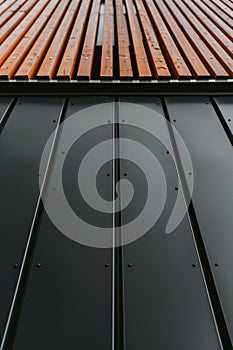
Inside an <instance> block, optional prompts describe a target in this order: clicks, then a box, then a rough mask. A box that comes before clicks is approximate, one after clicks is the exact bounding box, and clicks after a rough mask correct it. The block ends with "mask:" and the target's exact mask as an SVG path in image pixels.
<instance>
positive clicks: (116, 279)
mask: <svg viewBox="0 0 233 350" xmlns="http://www.w3.org/2000/svg"><path fill="white" fill-rule="evenodd" d="M119 180H120V159H119V106H118V99H117V98H116V99H115V101H114V123H113V200H114V199H116V201H114V202H115V204H114V205H115V207H114V211H113V294H114V299H113V310H114V311H113V346H112V348H113V350H123V349H124V348H125V347H124V306H123V304H124V302H123V295H124V291H123V254H122V253H123V250H122V246H121V243H122V237H121V211H120V208H121V196H120V183H119ZM117 183H118V191H119V193H118V194H116V191H115V188H116V184H117Z"/></svg>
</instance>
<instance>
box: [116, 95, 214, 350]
mask: <svg viewBox="0 0 233 350" xmlns="http://www.w3.org/2000/svg"><path fill="white" fill-rule="evenodd" d="M123 102H128V103H133V105H127V104H125V103H123ZM156 103H157V104H156ZM142 107H143V108H142ZM145 107H149V108H151V109H153V110H149V109H148V110H147V109H145ZM155 112H157V113H158V114H159V115H161V118H163V115H162V114H163V113H162V107H161V104H160V100H159V99H158V98H152V97H149V98H147V97H145V98H138V97H135V98H126V97H125V98H121V99H120V105H119V115H120V118H119V119H120V121H121V120H122V119H123V120H125V121H124V122H123V123H122V124H121V125H120V137H121V138H127V139H133V140H135V141H137V142H138V143H142V144H144V146H145V147H146V148H148V149H150V151H152V152H153V153H154V154H155V156H156V157H157V159H158V160H159V162H160V164H161V165H162V168H163V171H164V173H165V176H166V181H167V197H166V202H165V207H164V209H163V211H162V214H161V215H160V217H159V219H158V221H157V222H156V223H155V224H154V226H152V228H151V229H150V230H149V231H148V232H147V233H146V234H145V235H144V236H142V237H141V238H139V239H138V240H136V241H134V242H133V243H131V244H128V245H125V246H124V247H123V259H124V271H123V278H124V307H125V310H124V311H125V342H126V349H128V350H141V349H145V350H152V349H155V348H156V349H158V350H187V349H189V350H196V349H198V350H206V349H212V350H217V349H221V345H220V341H219V337H218V333H217V330H216V327H215V321H214V318H213V314H212V311H211V307H210V304H209V298H208V294H207V291H206V288H205V284H204V281H203V277H202V272H201V267H200V264H199V259H198V256H197V253H196V249H195V245H194V241H193V235H192V232H191V229H190V225H189V222H188V218H187V215H185V217H184V218H183V220H182V221H181V223H180V224H179V225H178V227H177V228H176V229H175V230H174V231H173V232H171V233H170V234H167V233H165V227H166V224H167V222H168V219H169V217H170V215H171V211H172V209H173V207H174V203H175V200H176V197H177V191H176V189H175V187H176V186H177V181H178V179H177V173H176V169H175V165H174V162H173V160H172V157H171V152H170V154H167V152H166V147H165V146H163V145H162V144H161V142H159V141H158V139H156V137H154V136H151V135H150V134H149V133H148V132H145V131H144V130H137V128H133V127H131V126H128V125H127V124H128V123H132V124H135V125H137V124H138V121H140V120H141V121H142V123H143V124H144V126H145V128H144V129H147V130H150V132H151V133H152V134H155V135H160V136H161V135H162V134H163V135H166V137H167V141H168V131H167V128H166V124H165V120H163V122H162V124H161V121H160V120H159V119H158V115H157V116H156V115H155V114H156V113H155ZM153 119H154V120H153ZM142 129H143V128H142ZM168 143H169V142H168ZM124 147H125V146H124V144H123V142H122V140H121V139H120V154H121V155H122V154H123V153H125V154H126V155H127V152H128V151H127V150H124V152H122V148H124ZM135 152H137V154H136V155H135V158H136V159H137V157H138V164H140V162H141V158H142V157H143V154H140V152H138V151H136V149H135ZM131 154H132V150H131ZM144 158H145V159H146V155H144ZM136 163H137V162H136ZM136 165H137V164H136ZM152 167H153V164H152V163H151V162H150V160H149V158H148V164H147V165H146V168H145V169H143V172H144V174H147V173H148V172H149V171H150V169H151V168H152ZM136 168H137V166H136V167H135V165H134V166H132V165H131V164H130V162H127V161H123V162H122V161H121V170H120V173H121V175H120V176H121V177H122V178H124V174H127V179H128V180H129V181H130V182H131V183H132V184H135V185H136V187H135V188H134V192H135V199H136V198H139V202H137V203H133V204H129V206H128V209H127V208H126V209H125V210H124V211H123V212H122V236H123V239H125V234H126V230H125V228H124V225H125V224H127V223H128V222H129V221H132V220H134V218H135V216H137V215H139V214H138V213H137V208H138V207H143V205H144V203H145V202H144V203H141V202H142V201H144V200H145V195H144V193H143V191H145V188H146V187H145V184H143V183H142V182H141V183H140V181H139V179H140V178H141V181H144V180H145V178H143V176H141V174H140V172H139V171H138V170H137V169H136ZM151 185H152V186H158V177H157V175H155V176H154V181H153V183H152V184H151ZM121 196H123V197H124V193H122V192H121ZM140 198H141V199H140ZM133 200H134V198H133ZM154 201H157V203H159V201H161V197H158V198H154ZM142 204H143V205H142ZM182 205H184V203H183V202H180V203H179V206H182ZM135 213H136V215H135ZM154 215H155V212H154V211H153V210H151V212H150V214H148V213H147V221H148V220H150V218H151V217H153V216H154ZM129 218H130V220H129ZM141 222H142V221H141ZM137 229H138V228H137V227H136V226H135V233H136V231H137ZM141 229H142V228H141Z"/></svg>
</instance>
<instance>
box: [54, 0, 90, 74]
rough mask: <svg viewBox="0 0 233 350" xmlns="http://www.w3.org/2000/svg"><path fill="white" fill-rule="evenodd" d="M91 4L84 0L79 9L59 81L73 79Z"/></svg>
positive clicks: (59, 72)
mask: <svg viewBox="0 0 233 350" xmlns="http://www.w3.org/2000/svg"><path fill="white" fill-rule="evenodd" d="M90 3H91V2H90V1H89V0H83V2H82V5H81V7H80V9H79V12H78V16H77V18H76V21H75V23H74V27H73V30H72V32H71V34H70V37H69V40H68V43H67V46H66V50H65V53H64V55H63V58H62V61H61V64H60V66H59V69H58V72H57V78H58V79H72V77H73V74H74V70H75V66H76V61H77V57H78V54H79V49H80V45H81V38H82V35H83V32H84V25H85V22H86V20H87V15H88V9H89V7H90Z"/></svg>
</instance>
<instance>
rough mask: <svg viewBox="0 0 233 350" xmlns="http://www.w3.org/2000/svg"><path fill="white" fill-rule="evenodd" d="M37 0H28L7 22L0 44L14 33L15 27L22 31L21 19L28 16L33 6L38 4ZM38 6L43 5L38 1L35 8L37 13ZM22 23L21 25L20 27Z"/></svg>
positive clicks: (17, 30)
mask: <svg viewBox="0 0 233 350" xmlns="http://www.w3.org/2000/svg"><path fill="white" fill-rule="evenodd" d="M37 2H38V1H37V0H29V1H28V2H26V3H25V5H24V6H23V7H22V8H21V9H20V11H17V12H16V13H15V14H14V15H13V17H12V18H11V19H10V21H8V22H7V23H5V25H3V26H2V28H1V33H2V35H1V38H0V44H2V43H3V42H4V40H5V39H6V38H7V37H8V36H9V35H12V33H13V31H14V29H15V28H16V32H19V33H20V30H19V28H20V29H21V23H20V22H21V21H22V20H23V18H24V17H26V16H27V14H28V13H29V12H30V11H31V9H32V8H33V6H35V5H36V4H37ZM38 7H41V3H38V4H37V6H36V8H35V13H37V14H38ZM19 23H20V27H18V25H19Z"/></svg>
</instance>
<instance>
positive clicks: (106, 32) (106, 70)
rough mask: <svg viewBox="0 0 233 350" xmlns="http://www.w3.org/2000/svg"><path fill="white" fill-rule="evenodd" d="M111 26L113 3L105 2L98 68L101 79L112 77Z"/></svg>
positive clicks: (112, 21)
mask: <svg viewBox="0 0 233 350" xmlns="http://www.w3.org/2000/svg"><path fill="white" fill-rule="evenodd" d="M113 26H114V17H113V1H112V0H106V1H105V7H104V27H103V40H102V54H101V66H100V76H101V77H103V78H112V77H113V29H114V28H113Z"/></svg>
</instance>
